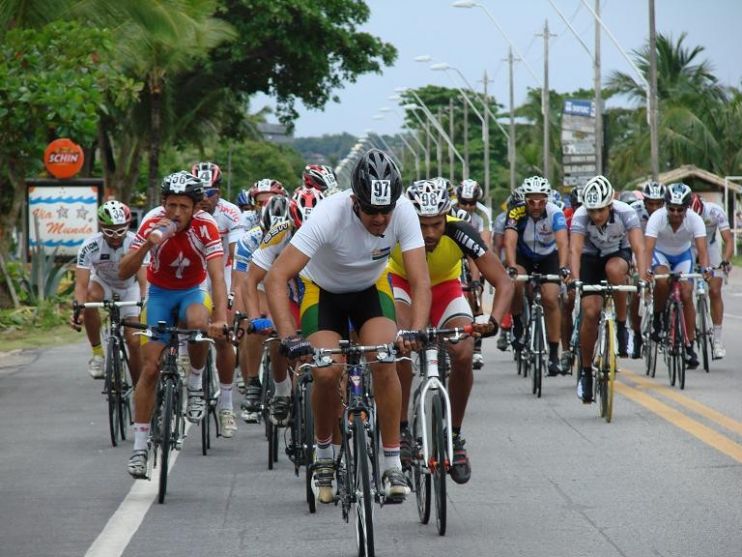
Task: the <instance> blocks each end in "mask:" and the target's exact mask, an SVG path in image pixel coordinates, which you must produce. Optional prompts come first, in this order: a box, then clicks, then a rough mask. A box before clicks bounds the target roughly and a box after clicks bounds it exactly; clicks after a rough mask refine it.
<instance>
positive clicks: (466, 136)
mask: <svg viewBox="0 0 742 557" xmlns="http://www.w3.org/2000/svg"><path fill="white" fill-rule="evenodd" d="M462 100H463V101H464V160H465V161H466V165H465V166H466V168H467V169H468V168H469V103H467V102H466V99H462ZM468 177H469V173H468V172H466V170H465V171H464V180H466V179H467V178H468Z"/></svg>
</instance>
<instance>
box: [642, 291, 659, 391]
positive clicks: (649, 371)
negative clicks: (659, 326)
mask: <svg viewBox="0 0 742 557" xmlns="http://www.w3.org/2000/svg"><path fill="white" fill-rule="evenodd" d="M639 312H640V313H641V337H642V357H643V358H644V371H645V373H646V375H649V376H651V377H654V375H655V372H656V371H657V353H658V347H659V343H658V342H656V341H655V339H654V337H653V335H652V328H653V326H654V325H653V321H654V283H652V282H650V283H649V284H648V285H646V292H645V293H644V295H643V296H642V299H641V301H640V306H639Z"/></svg>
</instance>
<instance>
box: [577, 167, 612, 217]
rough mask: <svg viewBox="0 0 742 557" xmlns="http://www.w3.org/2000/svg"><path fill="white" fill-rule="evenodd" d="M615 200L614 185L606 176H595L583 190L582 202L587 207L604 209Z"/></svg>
mask: <svg viewBox="0 0 742 557" xmlns="http://www.w3.org/2000/svg"><path fill="white" fill-rule="evenodd" d="M612 202H613V186H612V185H611V183H610V181H608V178H606V177H605V176H601V175H600V174H599V175H598V176H594V177H593V178H590V180H588V182H587V184H585V189H583V190H582V204H583V206H584V207H585V209H602V208H603V207H608V205H610V204H611V203H612Z"/></svg>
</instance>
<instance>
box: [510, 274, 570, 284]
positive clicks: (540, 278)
mask: <svg viewBox="0 0 742 557" xmlns="http://www.w3.org/2000/svg"><path fill="white" fill-rule="evenodd" d="M513 280H514V281H515V282H530V281H532V280H533V281H536V282H539V283H544V282H562V277H561V275H539V274H531V275H515V277H514V279H513Z"/></svg>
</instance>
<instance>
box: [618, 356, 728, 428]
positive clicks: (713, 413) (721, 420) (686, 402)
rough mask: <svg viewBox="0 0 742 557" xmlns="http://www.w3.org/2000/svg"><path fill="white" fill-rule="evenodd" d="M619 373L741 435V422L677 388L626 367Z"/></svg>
mask: <svg viewBox="0 0 742 557" xmlns="http://www.w3.org/2000/svg"><path fill="white" fill-rule="evenodd" d="M620 375H621V376H623V377H627V378H628V379H629V380H631V381H634V382H636V383H638V384H639V385H641V386H642V387H644V388H647V389H653V390H655V391H659V392H660V393H662V394H663V395H664V396H666V397H667V398H669V399H672V400H674V401H675V402H677V403H678V404H680V405H682V406H685V407H686V408H688V409H689V410H692V411H693V412H695V413H696V414H698V415H699V416H703V417H704V418H707V419H709V420H711V421H712V422H716V423H717V424H719V425H720V426H722V427H724V428H726V429H728V430H729V431H731V432H732V433H736V434H738V435H742V423H740V422H738V421H737V420H735V419H733V418H730V417H729V416H726V415H724V414H722V413H721V412H718V411H717V410H714V409H713V408H709V407H708V406H706V405H705V404H701V403H700V402H698V401H696V400H693V399H692V398H689V397H687V396H684V395H681V394H680V393H679V392H678V391H677V389H674V388H672V387H668V386H667V385H662V384H660V383H657V382H656V381H654V380H653V379H650V378H648V377H645V376H642V375H639V374H637V373H634V372H632V371H629V370H626V369H621V373H620Z"/></svg>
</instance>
